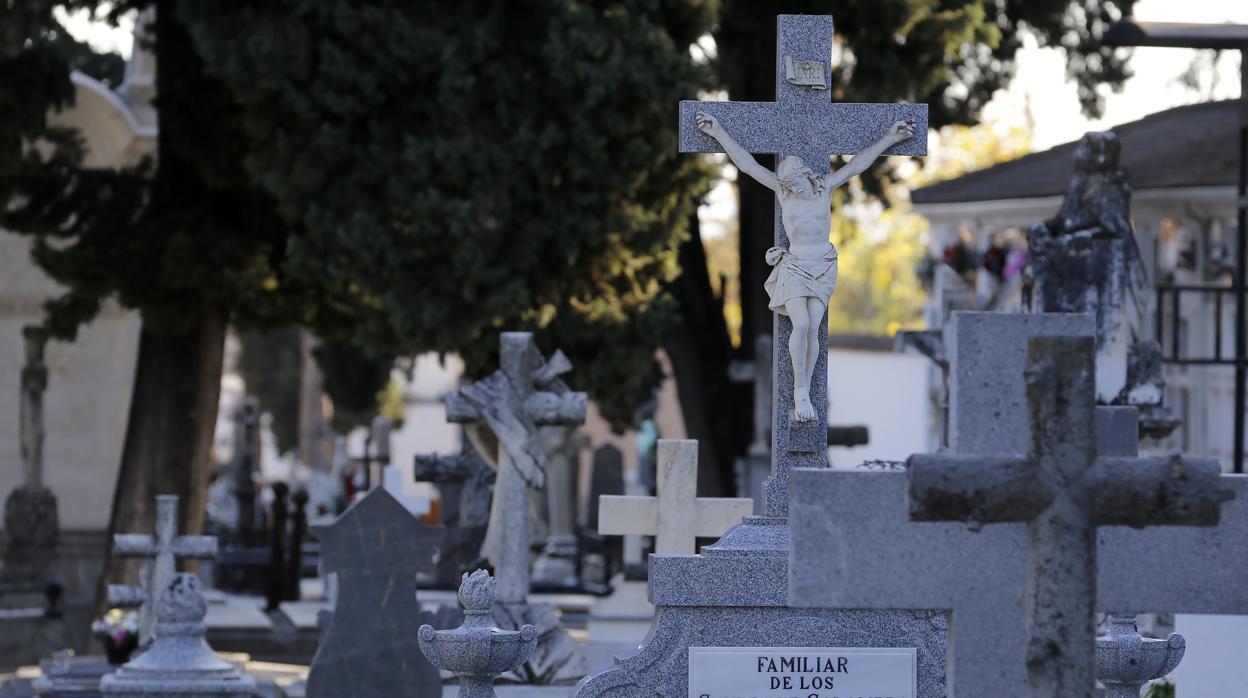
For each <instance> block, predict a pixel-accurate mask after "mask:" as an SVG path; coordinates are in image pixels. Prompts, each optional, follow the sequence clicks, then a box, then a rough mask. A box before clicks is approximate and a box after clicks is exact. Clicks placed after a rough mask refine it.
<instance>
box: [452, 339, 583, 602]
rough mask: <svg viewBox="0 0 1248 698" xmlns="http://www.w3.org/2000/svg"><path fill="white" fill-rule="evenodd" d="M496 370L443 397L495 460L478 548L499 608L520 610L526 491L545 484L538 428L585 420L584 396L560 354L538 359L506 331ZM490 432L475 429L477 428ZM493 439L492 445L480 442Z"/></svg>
mask: <svg viewBox="0 0 1248 698" xmlns="http://www.w3.org/2000/svg"><path fill="white" fill-rule="evenodd" d="M500 345H501V351H500V358H499V361H500V364H501V367H500V368H499V370H497V371H495V372H494V373H493V374H491V375H490V376H488V377H486V378H483V379H481V380H479V381H477V382H476V383H473V384H472V385H468V386H465V387H463V388H460V389H459V390H458V391H457V392H455V393H452V394H451V395H448V396H447V398H446V418H447V421H450V422H458V423H461V424H467V425H469V426H468V428H467V429H466V430H465V431H466V433H467V434H468V437H469V438H470V439H472V440H473V441H474V442H478V448H477V452H478V453H480V454H481V455H482V456H483V457H485V458H486V459H487V460H489V459H491V457H492V456H494V455H495V454H496V461H495V462H496V465H497V469H498V479H497V481H496V482H495V484H494V501H493V503H492V504H491V507H490V524H489V529H488V531H487V533H486V541H485V545H484V546H483V547H484V549H485V552H486V554H487V556H488V557H489V558H490V562H492V563H493V564H494V570H495V576H496V578H497V580H498V596H497V599H498V602H499V603H500V604H523V603H525V601H526V600H527V599H528V595H529V573H530V572H529V545H530V530H529V528H530V527H529V493H528V488H530V487H532V488H533V489H541V488H542V487H543V486H544V485H545V480H546V474H545V464H546V453H545V451H544V449H543V447H542V442H541V438H540V435H539V433H538V427H539V426H543V425H550V424H556V425H576V424H583V423H584V422H585V410H586V406H587V398H586V396H585V393H580V392H573V391H572V390H571V389H569V388H568V386H567V385H566V384H564V382H563V381H562V380H560V379H559V376H560V375H562V374H564V373H566V372H567V371H568V370H570V369H571V368H572V364H571V362H569V361H568V359H567V357H566V356H564V355H563V353H562V352H559V351H556V352H555V353H554V355H553V356H551V358H550V360H549V361H547V360H546V359H544V358H542V354H541V352H540V351H538V349H537V346H536V345H535V344H534V343H533V335H532V334H531V333H528V332H504V333H503V335H502V339H501V342H500ZM482 422H483V423H484V425H485V426H486V427H488V432H486V431H483V430H482V429H481V428H480V425H481V423H482ZM491 435H492V437H493V439H495V440H497V446H495V447H490V445H489V444H486V443H484V442H485V441H486V440H488V439H490V436H491Z"/></svg>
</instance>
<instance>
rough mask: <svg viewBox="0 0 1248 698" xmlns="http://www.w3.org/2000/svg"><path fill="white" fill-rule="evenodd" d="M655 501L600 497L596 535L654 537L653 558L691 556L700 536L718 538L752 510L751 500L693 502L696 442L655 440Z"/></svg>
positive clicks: (696, 460)
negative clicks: (659, 556) (655, 556)
mask: <svg viewBox="0 0 1248 698" xmlns="http://www.w3.org/2000/svg"><path fill="white" fill-rule="evenodd" d="M658 451H659V452H658V459H657V461H658V462H657V466H658V467H657V470H658V472H657V473H656V476H657V480H658V482H657V483H656V487H655V490H656V493H657V496H655V497H632V496H619V495H606V494H604V495H602V496H600V497H599V498H598V501H599V509H598V532H599V533H601V534H603V535H613V534H616V535H627V534H639V535H643V536H654V552H655V553H656V554H658V555H692V554H694V553H695V552H697V551H696V550H694V544H695V543H696V541H697V539H698V538H700V537H718V536H722V535H724V532H725V531H727V530H728V529H730V528H732V527H733V526H736V525H737V524H739V523H741V520H742V519H744V518H745V517H747V516H749V515H750V514H751V513H753V511H754V500H752V499H745V498H739V499H735V498H734V499H729V498H724V499H720V498H713V497H698V496H696V490H697V487H698V442H697V440H696V439H659V449H658Z"/></svg>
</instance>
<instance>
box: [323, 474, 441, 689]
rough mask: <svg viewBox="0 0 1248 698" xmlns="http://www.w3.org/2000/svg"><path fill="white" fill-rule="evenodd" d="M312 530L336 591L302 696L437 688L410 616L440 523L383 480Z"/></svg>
mask: <svg viewBox="0 0 1248 698" xmlns="http://www.w3.org/2000/svg"><path fill="white" fill-rule="evenodd" d="M312 533H313V535H315V536H316V537H317V539H318V540H319V541H320V543H321V570H322V572H323V573H326V574H328V573H335V574H337V576H338V598H337V601H336V603H335V606H334V613H333V620H331V621H330V624H329V628H328V630H327V631H326V633H325V636H324V638H323V639H322V641H321V643H320V645H319V646H318V647H317V649H316V656H315V657H313V658H312V667H311V669H310V670H309V674H308V696H309V698H330V697H333V698H341V697H344V696H361V697H363V696H370V697H371V696H376V697H378V698H383V697H386V696H393V697H394V698H398V697H399V696H417V695H431V694H432V693H433V692H435V691H439V690H441V682H440V681H439V679H438V672H437V671H436V670H435V669H434V668H433V667H432V666H430V665H429V663H428V662H427V661H425V658H424V656H423V655H422V654H421V652H420V644H419V642H418V640H417V638H416V635H415V633H413V632H412V623H414V622H416V621H417V619H418V618H421V611H420V603H419V600H418V599H417V598H416V575H417V573H419V572H425V571H428V570H431V569H433V561H434V557H435V556H436V554H437V550H438V546H440V545H441V544H442V540H443V536H444V534H445V530H444V529H443V528H442V527H441V526H426V525H423V524H422V523H421V522H420V520H419V519H417V518H416V517H415V516H413V515H412V514H411V512H409V511H408V510H407V509H404V508H403V505H402V504H399V502H398V500H396V499H395V498H394V496H393V495H391V494H390V493H389V492H388V491H386V489H385V488H384V487H375V488H373V489H372V490H370V491H369V492H368V493H367V494H365V495H364V496H362V497H360V498H359V499H357V500H356V501H355V503H354V504H352V505H351V506H350V507H348V508H347V510H346V511H344V512H343V513H342V514H341V515H340V516H339V517H338V518H337V519H335V520H334V521H333V523H331V524H328V525H325V526H313V527H312ZM377 667H385V670H384V671H379V670H377Z"/></svg>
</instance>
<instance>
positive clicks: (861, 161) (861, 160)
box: [828, 121, 914, 190]
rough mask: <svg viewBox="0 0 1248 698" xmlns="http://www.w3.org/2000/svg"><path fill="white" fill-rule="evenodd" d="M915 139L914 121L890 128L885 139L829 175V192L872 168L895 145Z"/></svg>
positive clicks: (899, 123) (897, 123)
mask: <svg viewBox="0 0 1248 698" xmlns="http://www.w3.org/2000/svg"><path fill="white" fill-rule="evenodd" d="M913 137H914V122H913V121H898V122H896V123H895V124H893V125H892V126H890V127H889V128H888V133H886V134H884V137H883V138H881V139H880V140H878V141H876V142H875V143H872V144H871V145H870V146H868V147H867V149H866V150H863V151H862V152H861V153H858V154H857V155H855V156H854V159H852V160H850V161H849V164H847V165H845V166H844V167H842V168H841V169H839V170H836V171H835V172H832V173H830V174H829V175H828V184H829V186H828V190H832V189H835V188H837V187H839V186H841V185H842V184H844V183H846V182H848V181H849V180H851V179H853V178H854V177H857V176H858V175H860V174H862V173H863V172H866V171H867V168H868V167H871V165H872V164H873V163H874V162H875V161H876V159H878V158H879V157H880V156H881V155H883V154H884V151H885V150H888V149H889V148H891V147H893V146H894V145H897V144H898V143H900V142H902V141H905V140H909V139H910V138H913Z"/></svg>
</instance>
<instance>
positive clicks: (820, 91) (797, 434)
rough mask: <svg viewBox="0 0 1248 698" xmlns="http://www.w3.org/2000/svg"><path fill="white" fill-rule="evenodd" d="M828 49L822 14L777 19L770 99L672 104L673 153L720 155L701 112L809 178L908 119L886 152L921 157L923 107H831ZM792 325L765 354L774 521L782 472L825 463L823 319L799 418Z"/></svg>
mask: <svg viewBox="0 0 1248 698" xmlns="http://www.w3.org/2000/svg"><path fill="white" fill-rule="evenodd" d="M831 55H832V18H831V17H828V16H806V15H780V17H779V31H778V35H777V45H776V101H774V102H699V101H682V102H681V103H680V151H681V152H683V153H707V152H720V151H721V148H720V146H719V144H718V143H716V141H715V140H714V139H712V138H711V137H709V136H707V135H706V134H704V133H702V132H701V131H700V130H699V128H698V125H697V124H696V123H695V120H694V114H695V113H697V112H699V111H701V112H705V113H707V114H709V115H711V116H713V117H714V118H715V119H717V120H718V121H719V123H720V124H721V125H722V126H723V127H724V129H725V130H726V131H727V132H728V133H730V134H732V136H733V138H735V139H736V140H737V141H738V142H739V143H740V145H741V146H742V147H743V148H744V149H745V150H747V151H749V152H751V153H772V154H776V155H778V156H785V155H794V156H798V157H800V158H801V159H802V161H803V162H804V163H805V164H806V166H807V167H809V168H810V169H812V170H813V171H814V173H815V174H816V175H823V174H826V173H827V172H828V170H829V169H830V162H829V156H830V155H851V154H855V153H858V152H860V151H862V150H863V149H865V148H867V147H868V146H870V145H871V144H872V143H874V142H875V141H877V140H878V139H879V138H880V137H881V136H882V135H883V134H884V131H885V130H886V129H887V128H888V127H889V125H890V124H892V123H894V122H897V121H907V120H908V121H912V122H913V123H914V127H915V134H916V135H915V136H914V137H913V138H911V139H909V140H907V141H905V142H903V143H901V144H899V145H897V146H894V147H892V148H890V149H889V150H888V151H886V153H887V154H890V155H924V154H926V153H927V136H926V134H927V106H926V105H922V104H835V103H833V102H832V101H831V99H830V94H831V91H830V90H829V89H828V88H829V87H830V85H829V84H828V80H829V75H828V68H829V64H828V63H825V62H830V61H831ZM775 221H776V222H775V241H776V245H778V246H786V247H787V245H788V237H787V235H786V234H785V230H784V225H783V223H782V222H781V219H780V206H779V204H777V205H776V218H775ZM792 330H793V326H792V323H791V322H790V321H789V319H788V318H787V317H784V316H782V315H780V314H777V315H776V317H775V326H774V330H773V335H774V336H775V344H776V346H777V347H779V348H780V351H777V352H776V353H775V362H774V367H775V369H774V375H775V380H774V386H775V387H774V396H773V403H774V404H776V405H781V406H783V407H782V408H781V409H777V410H775V416H774V417H773V420H774V428H773V429H772V439H773V441H772V444H773V447H772V476H771V479H769V480H768V481H767V484H766V487H765V489H766V494H765V499H766V503H765V512H766V515H767V516H771V517H783V516H786V515H787V514H788V510H789V471H790V470H791V469H792V468H824V467H827V457H826V453H827V422H828V414H827V402H828V382H827V369H828V365H827V348H828V336H827V319H826V317H825V318H824V319H823V320H822V321H821V322H820V332H819V358H818V361H817V362H816V364H815V367H814V375H813V377H812V380H811V386H810V400H811V403H812V404H813V405H814V408H815V418H814V419H813V420H809V421H806V422H800V421H797V420H795V419H792V417H791V409H790V407H791V406H792V405H793V379H794V375H793V363H792V359H791V358H790V356H789V351H788V346H789V336H790V335H791V334H792Z"/></svg>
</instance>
